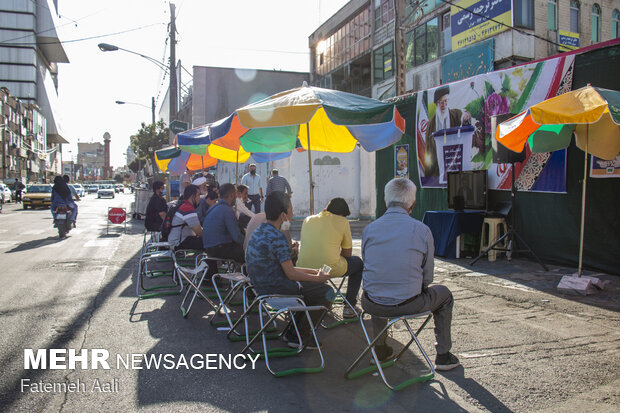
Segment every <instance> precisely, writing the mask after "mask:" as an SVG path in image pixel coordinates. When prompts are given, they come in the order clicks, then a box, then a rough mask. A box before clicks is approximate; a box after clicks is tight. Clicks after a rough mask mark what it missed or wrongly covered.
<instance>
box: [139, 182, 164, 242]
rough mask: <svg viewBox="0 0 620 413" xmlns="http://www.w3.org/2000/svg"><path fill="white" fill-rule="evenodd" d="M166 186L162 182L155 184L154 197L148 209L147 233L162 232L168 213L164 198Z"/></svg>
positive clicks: (145, 225)
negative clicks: (162, 225)
mask: <svg viewBox="0 0 620 413" xmlns="http://www.w3.org/2000/svg"><path fill="white" fill-rule="evenodd" d="M165 187H166V185H165V184H164V183H163V182H162V181H155V182H153V196H152V197H151V199H150V200H149V204H148V205H147V207H146V218H145V220H144V228H146V230H147V231H160V230H161V224H162V223H163V222H164V218H166V214H167V213H168V203H166V199H165V198H164V197H163V193H164V190H165Z"/></svg>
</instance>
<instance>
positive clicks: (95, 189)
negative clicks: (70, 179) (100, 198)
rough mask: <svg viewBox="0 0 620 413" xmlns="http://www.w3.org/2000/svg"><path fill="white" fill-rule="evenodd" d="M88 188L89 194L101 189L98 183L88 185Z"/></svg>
mask: <svg viewBox="0 0 620 413" xmlns="http://www.w3.org/2000/svg"><path fill="white" fill-rule="evenodd" d="M86 190H87V192H88V193H89V194H96V193H97V191H98V190H99V186H98V185H87V188H86Z"/></svg>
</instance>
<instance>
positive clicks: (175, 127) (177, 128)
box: [168, 120, 189, 135]
mask: <svg viewBox="0 0 620 413" xmlns="http://www.w3.org/2000/svg"><path fill="white" fill-rule="evenodd" d="M168 127H169V128H170V130H171V131H172V132H174V134H175V135H176V134H177V133H179V132H183V131H186V130H187V128H188V127H189V125H188V124H187V122H182V121H180V120H173V121H172V122H170V125H169V126H168Z"/></svg>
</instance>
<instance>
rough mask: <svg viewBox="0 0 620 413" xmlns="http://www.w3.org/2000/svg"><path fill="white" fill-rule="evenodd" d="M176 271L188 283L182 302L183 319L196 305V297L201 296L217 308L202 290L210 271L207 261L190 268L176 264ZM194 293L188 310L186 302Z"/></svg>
mask: <svg viewBox="0 0 620 413" xmlns="http://www.w3.org/2000/svg"><path fill="white" fill-rule="evenodd" d="M175 269H176V272H177V274H178V275H179V277H180V278H181V279H184V280H185V282H187V285H188V287H187V291H186V293H185V296H184V297H183V300H182V301H181V314H182V315H183V318H185V317H187V315H188V314H189V312H190V310H191V309H192V305H193V304H194V300H196V297H197V296H199V295H200V297H202V298H203V299H204V300H205V301H206V302H207V303H208V304H209V305H210V306H211V307H212V308H213V309H215V308H216V304H215V303H214V302H213V301H212V300H211V297H209V296H208V295H206V294H205V293H204V291H202V289H201V288H200V286H201V285H202V282H203V281H204V278H205V276H206V275H207V272H208V271H209V264H207V263H206V262H205V261H201V262H200V263H199V264H198V265H197V266H196V267H194V268H189V267H183V266H181V265H179V264H178V262H175ZM192 292H193V295H192V299H191V300H190V302H189V305H188V306H187V308H186V307H185V301H186V300H187V298H188V297H189V295H190V294H191V293H192Z"/></svg>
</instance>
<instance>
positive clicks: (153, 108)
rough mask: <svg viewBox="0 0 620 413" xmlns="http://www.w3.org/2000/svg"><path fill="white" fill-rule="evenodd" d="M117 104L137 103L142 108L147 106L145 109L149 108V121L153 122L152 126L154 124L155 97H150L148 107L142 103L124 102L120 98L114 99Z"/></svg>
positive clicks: (134, 103)
mask: <svg viewBox="0 0 620 413" xmlns="http://www.w3.org/2000/svg"><path fill="white" fill-rule="evenodd" d="M116 104H117V105H138V106H142V107H143V108H147V109H151V123H152V124H153V127H154V125H155V98H154V97H152V98H151V107H150V108H149V107H148V106H146V105H143V104H142V103H136V102H124V101H122V100H117V101H116Z"/></svg>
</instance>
